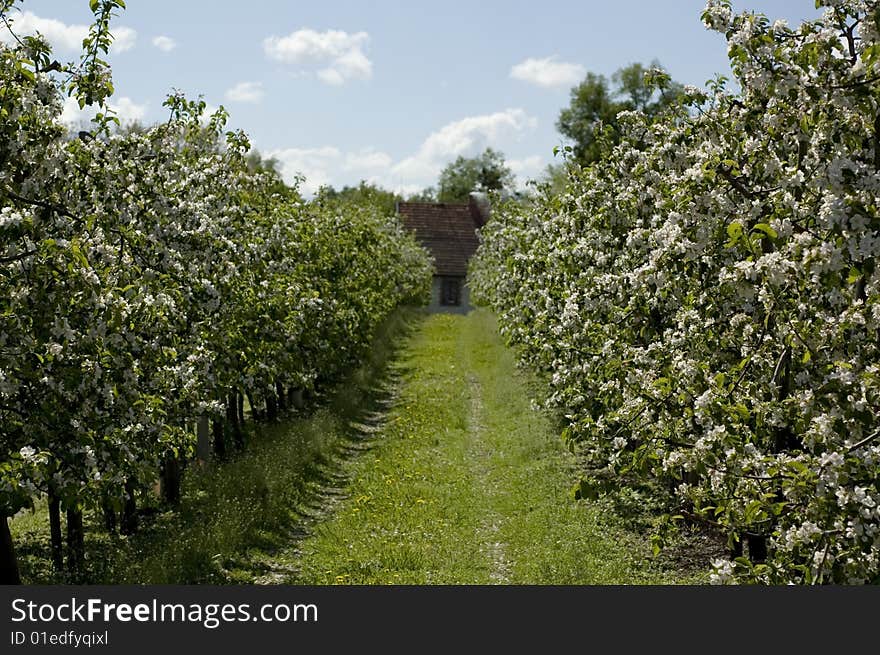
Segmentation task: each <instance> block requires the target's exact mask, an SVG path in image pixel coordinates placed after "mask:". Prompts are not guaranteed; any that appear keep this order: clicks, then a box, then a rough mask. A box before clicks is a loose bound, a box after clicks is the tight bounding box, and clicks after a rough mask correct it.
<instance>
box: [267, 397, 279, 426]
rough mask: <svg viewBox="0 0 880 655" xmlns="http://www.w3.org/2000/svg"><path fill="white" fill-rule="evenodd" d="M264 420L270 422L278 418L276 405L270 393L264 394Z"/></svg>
mask: <svg viewBox="0 0 880 655" xmlns="http://www.w3.org/2000/svg"><path fill="white" fill-rule="evenodd" d="M266 418H267V419H268V420H270V421H274V420H275V419H277V418H278V403H277V402H276V401H275V396H274V395H273V394H272V392H271V391H268V392H267V393H266Z"/></svg>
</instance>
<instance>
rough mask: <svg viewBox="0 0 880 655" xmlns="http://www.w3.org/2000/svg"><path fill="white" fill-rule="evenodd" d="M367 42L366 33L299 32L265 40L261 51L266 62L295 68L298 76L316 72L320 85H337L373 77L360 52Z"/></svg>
mask: <svg viewBox="0 0 880 655" xmlns="http://www.w3.org/2000/svg"><path fill="white" fill-rule="evenodd" d="M369 41H370V35H369V34H367V33H366V32H356V33H353V34H349V33H348V32H343V31H341V30H327V31H326V32H316V31H315V30H310V29H302V30H297V31H296V32H291V33H290V34H288V35H287V36H281V37H278V36H270V37H268V38H266V39H264V40H263V51H264V52H265V53H266V56H267V57H268V58H269V59H272V60H275V61H278V62H281V63H283V64H289V65H291V66H294V67H295V68H296V72H298V73H302V72H305V71H311V70H315V74H316V75H317V76H318V79H320V80H321V81H322V82H324V83H326V84H332V85H335V86H338V85H340V84H344V83H345V82H347V81H349V80H353V79H361V80H368V79H370V78H371V77H372V76H373V63H372V62H371V61H370V60H369V58H368V57H367V56H366V54H364V50H363V49H364V48H365V47H366V45H367V44H368V43H369Z"/></svg>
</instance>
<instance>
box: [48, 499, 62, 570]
mask: <svg viewBox="0 0 880 655" xmlns="http://www.w3.org/2000/svg"><path fill="white" fill-rule="evenodd" d="M49 535H50V539H51V542H52V564H53V565H54V566H55V570H56V571H61V570H62V569H63V568H64V544H63V543H62V541H61V500H60V499H59V498H58V496H57V495H56V494H55V492H54V491H51V490H50V491H49Z"/></svg>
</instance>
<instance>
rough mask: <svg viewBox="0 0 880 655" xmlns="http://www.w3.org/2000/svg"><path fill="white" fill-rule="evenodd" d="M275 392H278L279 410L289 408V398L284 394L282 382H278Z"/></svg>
mask: <svg viewBox="0 0 880 655" xmlns="http://www.w3.org/2000/svg"><path fill="white" fill-rule="evenodd" d="M275 392H276V393H277V394H278V410H279V412H283V411H284V410H286V409H287V398H286V397H285V395H284V385H283V384H281V383H280V382H276V383H275Z"/></svg>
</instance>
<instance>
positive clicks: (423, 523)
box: [265, 312, 676, 584]
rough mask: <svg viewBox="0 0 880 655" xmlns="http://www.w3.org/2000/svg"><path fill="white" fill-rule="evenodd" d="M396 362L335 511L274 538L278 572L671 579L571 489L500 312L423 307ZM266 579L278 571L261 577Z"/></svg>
mask: <svg viewBox="0 0 880 655" xmlns="http://www.w3.org/2000/svg"><path fill="white" fill-rule="evenodd" d="M397 366H399V367H400V370H398V374H399V376H400V377H399V379H400V385H399V389H398V392H397V395H396V397H395V399H394V401H393V403H392V404H391V407H390V409H389V410H388V413H387V415H386V416H385V417H384V423H382V424H381V426H380V427H379V432H380V434H379V435H377V436H374V437H372V438H371V439H370V443H371V444H372V447H371V448H370V449H369V450H368V451H367V452H365V453H362V454H361V455H360V456H358V457H355V458H350V459H347V460H345V461H343V463H342V467H343V473H344V475H345V476H346V477H347V479H348V480H349V482H348V486H347V489H346V494H345V496H344V497H340V498H336V499H335V500H334V507H333V512H332V514H331V515H330V516H329V518H322V520H319V521H316V522H315V524H314V525H313V526H312V528H311V529H310V531H309V532H310V534H309V535H308V536H307V537H305V538H303V539H302V540H298V541H297V542H296V544H295V545H294V546H291V547H289V548H288V549H287V550H282V551H280V552H276V553H275V554H274V555H273V556H272V559H273V564H272V566H271V568H272V569H274V570H275V571H276V572H277V571H283V572H286V573H284V574H283V575H277V574H276V576H275V577H274V578H272V579H271V581H273V582H288V583H296V584H334V583H341V584H349V583H352V584H385V583H400V584H493V583H511V584H523V583H526V584H607V583H654V582H675V581H676V580H675V579H674V577H672V576H671V575H670V574H665V573H663V572H661V571H660V570H658V569H656V568H655V567H652V566H651V565H650V564H649V563H648V561H649V558H648V554H649V552H650V548H649V546H648V544H647V543H646V540H645V539H644V538H643V537H640V536H637V535H633V534H630V533H627V532H626V531H624V530H623V529H622V528H620V527H618V526H615V525H614V523H613V522H612V521H609V520H606V519H605V518H603V517H602V516H601V515H600V512H599V510H598V509H597V507H596V506H593V505H590V504H589V503H586V502H577V501H575V500H573V498H572V497H571V495H570V494H569V489H570V487H571V485H572V482H573V481H574V480H575V479H576V476H575V474H574V471H573V466H574V462H573V460H572V457H571V455H570V454H569V453H568V452H567V451H566V450H565V449H564V448H563V446H562V444H561V442H560V440H559V438H558V437H557V436H556V435H555V434H554V432H553V430H552V429H551V427H550V425H549V423H548V421H547V419H546V418H544V417H543V416H541V415H540V414H538V413H536V412H534V411H533V410H532V409H531V407H530V401H529V393H528V390H527V389H526V383H525V381H524V379H523V377H522V376H521V375H520V374H519V373H518V372H517V370H516V367H515V365H514V361H513V357H512V355H511V353H510V352H509V351H508V350H507V349H506V348H505V347H504V346H503V345H502V344H501V342H500V340H499V338H498V336H497V332H496V330H495V326H494V323H493V321H492V319H491V317H490V316H489V315H487V314H485V313H483V312H474V313H471V314H470V315H469V316H467V317H463V316H450V315H435V316H431V317H429V318H427V319H426V320H425V321H424V322H423V323H422V325H421V327H420V329H419V331H418V332H417V333H416V334H415V336H413V337H412V338H411V341H410V343H409V345H408V346H407V348H406V349H405V350H404V352H403V355H402V356H401V357H400V358H399V360H398V364H397ZM265 581H267V582H268V581H270V580H265Z"/></svg>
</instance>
